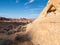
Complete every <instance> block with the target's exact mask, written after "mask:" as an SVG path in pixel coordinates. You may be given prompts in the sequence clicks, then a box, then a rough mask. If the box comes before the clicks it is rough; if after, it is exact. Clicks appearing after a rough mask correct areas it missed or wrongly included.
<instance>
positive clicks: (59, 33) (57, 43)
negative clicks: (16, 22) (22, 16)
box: [26, 0, 60, 45]
mask: <svg viewBox="0 0 60 45" xmlns="http://www.w3.org/2000/svg"><path fill="white" fill-rule="evenodd" d="M26 30H27V32H29V35H30V36H31V38H32V40H31V41H32V42H33V44H34V45H60V0H49V1H48V3H47V5H46V7H45V8H44V10H43V11H42V12H41V14H40V15H39V17H38V18H37V19H36V20H35V21H33V22H32V23H30V24H28V25H27V28H26Z"/></svg>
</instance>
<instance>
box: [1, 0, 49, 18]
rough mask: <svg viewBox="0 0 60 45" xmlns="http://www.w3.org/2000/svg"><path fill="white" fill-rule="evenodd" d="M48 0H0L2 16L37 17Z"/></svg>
mask: <svg viewBox="0 0 60 45" xmlns="http://www.w3.org/2000/svg"><path fill="white" fill-rule="evenodd" d="M47 1H48V0H0V16H1V17H7V18H36V17H38V15H39V14H40V12H41V11H42V10H43V8H44V7H45V5H46V3H47Z"/></svg>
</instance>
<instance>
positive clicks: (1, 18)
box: [0, 17, 34, 23]
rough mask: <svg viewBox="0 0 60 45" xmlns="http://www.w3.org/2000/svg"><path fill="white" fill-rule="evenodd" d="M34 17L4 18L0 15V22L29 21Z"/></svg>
mask: <svg viewBox="0 0 60 45" xmlns="http://www.w3.org/2000/svg"><path fill="white" fill-rule="evenodd" d="M33 20H34V19H27V18H20V19H17V18H6V17H0V22H23V23H29V22H32V21H33Z"/></svg>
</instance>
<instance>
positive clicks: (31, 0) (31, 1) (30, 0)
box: [24, 0, 34, 5]
mask: <svg viewBox="0 0 60 45" xmlns="http://www.w3.org/2000/svg"><path fill="white" fill-rule="evenodd" d="M33 2H34V0H29V2H26V3H25V4H24V5H28V4H30V3H33Z"/></svg>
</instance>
